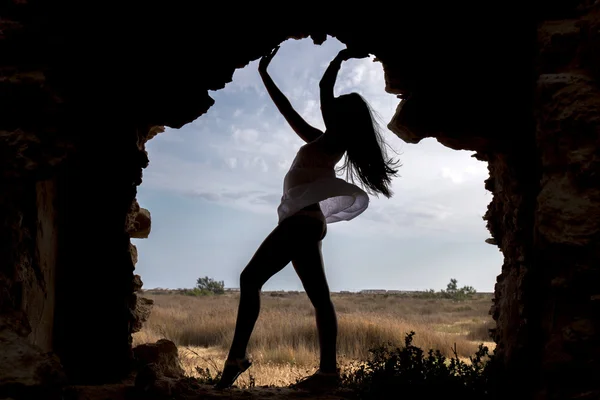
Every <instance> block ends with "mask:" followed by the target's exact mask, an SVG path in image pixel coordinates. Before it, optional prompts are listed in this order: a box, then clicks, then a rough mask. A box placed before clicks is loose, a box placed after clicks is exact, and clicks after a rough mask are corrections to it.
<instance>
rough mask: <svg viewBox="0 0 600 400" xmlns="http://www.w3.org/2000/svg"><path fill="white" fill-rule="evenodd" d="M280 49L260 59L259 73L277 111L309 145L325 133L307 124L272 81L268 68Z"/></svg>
mask: <svg viewBox="0 0 600 400" xmlns="http://www.w3.org/2000/svg"><path fill="white" fill-rule="evenodd" d="M278 49H279V46H277V47H276V48H275V49H273V51H271V53H269V54H268V55H266V56H264V57H263V58H261V59H260V62H259V64H258V72H259V73H260V77H261V78H262V80H263V83H264V84H265V87H266V88H267V92H268V93H269V96H271V99H272V100H273V102H274V103H275V106H277V109H279V112H281V115H283V117H284V118H285V119H286V121H287V122H288V124H290V126H291V127H292V129H293V130H294V131H295V132H296V134H297V135H298V136H300V138H301V139H302V140H304V141H305V142H307V143H308V142H312V141H313V140H315V139H316V138H318V137H319V136H321V135H322V134H323V132H321V131H320V130H319V129H317V128H315V127H313V126H311V125H310V124H309V123H307V122H306V121H305V120H304V119H303V118H302V117H301V116H300V114H298V113H297V112H296V110H294V108H293V107H292V104H291V103H290V101H289V100H288V99H287V98H286V97H285V95H284V94H283V93H282V92H281V90H279V88H278V87H277V85H275V82H273V79H271V77H270V76H269V74H268V72H267V67H268V66H269V63H270V62H271V59H272V58H273V56H274V55H275V53H277V50H278Z"/></svg>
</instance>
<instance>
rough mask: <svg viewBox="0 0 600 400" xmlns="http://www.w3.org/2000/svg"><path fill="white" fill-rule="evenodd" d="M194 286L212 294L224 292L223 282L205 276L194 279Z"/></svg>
mask: <svg viewBox="0 0 600 400" xmlns="http://www.w3.org/2000/svg"><path fill="white" fill-rule="evenodd" d="M196 288H197V289H199V290H200V291H201V292H208V293H212V294H224V293H225V282H224V281H216V280H214V279H211V278H209V277H208V276H205V277H204V278H198V280H197V281H196Z"/></svg>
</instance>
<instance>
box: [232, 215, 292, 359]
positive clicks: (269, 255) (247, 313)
mask: <svg viewBox="0 0 600 400" xmlns="http://www.w3.org/2000/svg"><path fill="white" fill-rule="evenodd" d="M293 234H294V232H293V226H292V224H290V223H285V221H284V223H282V224H280V225H278V226H277V227H276V228H275V229H273V231H272V232H271V233H270V234H269V236H267V237H266V238H265V240H264V241H263V242H262V244H261V245H260V247H259V248H258V249H257V250H256V252H255V253H254V255H253V256H252V259H251V260H250V262H249V263H248V265H247V266H246V268H244V270H243V271H242V273H241V275H240V303H239V306H238V313H237V321H236V325H235V333H234V336H233V342H232V343H231V348H230V350H229V357H228V358H229V359H235V358H238V359H239V358H244V357H245V356H246V348H247V346H248V342H249V340H250V336H251V334H252V330H253V329H254V325H255V323H256V320H257V319H258V315H259V313H260V291H261V288H262V287H263V285H264V284H265V282H267V281H268V280H269V279H270V278H271V277H272V276H273V275H275V274H276V273H277V272H279V271H281V270H282V269H283V268H284V267H285V266H286V265H287V264H289V262H290V261H291V259H292V251H293V246H294V243H293V240H292V239H293Z"/></svg>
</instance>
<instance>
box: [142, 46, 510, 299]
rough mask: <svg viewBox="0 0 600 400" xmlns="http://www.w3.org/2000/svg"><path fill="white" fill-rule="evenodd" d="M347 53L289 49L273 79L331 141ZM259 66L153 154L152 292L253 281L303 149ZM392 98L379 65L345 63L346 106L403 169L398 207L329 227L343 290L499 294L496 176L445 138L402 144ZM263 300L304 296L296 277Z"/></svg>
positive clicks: (160, 138)
mask: <svg viewBox="0 0 600 400" xmlns="http://www.w3.org/2000/svg"><path fill="white" fill-rule="evenodd" d="M344 47H345V46H344V45H342V44H341V43H340V42H339V41H337V40H336V39H333V38H328V40H327V41H326V42H325V43H324V44H322V45H320V46H317V45H315V44H313V43H312V41H310V40H309V39H303V40H288V41H286V42H284V43H283V44H282V45H281V48H280V50H279V52H278V53H277V55H276V56H275V58H274V59H273V61H272V63H271V65H270V66H269V73H270V74H271V76H272V77H273V80H274V81H275V82H276V83H277V84H278V86H279V88H280V89H281V90H282V91H283V92H284V93H285V94H286V95H287V97H288V98H289V99H290V101H291V102H292V104H293V106H294V108H295V109H296V110H297V111H298V112H299V113H300V114H301V115H302V116H303V117H304V118H305V119H306V120H307V121H308V122H309V123H310V124H312V125H314V126H316V127H318V128H320V129H324V125H323V122H322V119H321V114H320V108H319V92H318V82H319V80H320V79H321V76H322V74H323V72H324V71H325V68H326V67H327V65H328V64H329V62H330V60H331V59H332V58H333V57H334V56H335V55H336V54H337V52H338V51H339V50H341V49H342V48H344ZM164 62H168V61H164ZM257 66H258V61H254V62H251V63H250V64H249V65H247V66H246V67H245V68H243V69H239V70H237V71H236V72H235V74H234V76H233V81H232V82H230V83H228V84H227V85H226V86H225V88H224V89H221V90H219V91H216V92H211V93H210V95H211V97H213V98H214V99H215V105H213V106H212V107H211V108H210V109H209V110H208V112H207V113H206V114H205V115H203V116H201V117H200V118H199V119H197V120H195V121H193V122H191V123H189V124H187V125H185V126H184V127H182V128H181V129H171V128H167V129H166V131H165V132H164V133H161V134H159V135H157V136H156V137H155V138H153V139H152V140H151V141H150V142H148V143H147V145H146V147H147V150H148V154H149V157H150V165H149V166H148V168H146V169H145V170H144V178H143V183H142V185H141V186H140V187H139V188H138V195H137V198H138V201H139V203H140V205H141V206H142V207H144V208H147V209H148V210H150V213H151V215H152V232H151V234H150V237H149V238H147V239H132V242H133V243H134V244H135V245H136V246H137V247H138V252H139V262H138V264H137V266H136V273H138V274H140V275H141V276H142V280H143V281H144V288H146V289H149V288H156V287H162V288H185V287H193V286H194V284H195V281H196V279H197V278H198V277H200V276H209V277H211V278H213V279H217V280H223V281H224V282H225V285H226V287H238V282H239V274H240V272H241V271H242V269H243V268H244V267H245V265H246V264H247V262H248V261H249V260H250V258H251V257H252V254H253V253H254V251H255V250H256V248H257V247H258V246H259V245H260V243H261V242H262V240H263V239H264V238H265V237H266V236H267V235H268V234H269V233H270V232H271V230H272V229H273V228H274V227H275V226H276V225H277V206H278V202H279V200H280V198H281V194H282V193H281V191H282V187H283V177H284V176H285V173H286V172H287V169H288V168H289V166H290V163H291V162H292V159H293V158H294V156H295V154H296V151H297V150H298V148H299V147H300V146H301V145H302V144H304V142H303V141H302V140H301V139H300V138H299V137H298V136H296V134H295V133H294V131H293V130H292V129H291V128H290V127H289V126H288V125H287V123H286V121H285V120H284V119H283V117H282V116H281V115H280V114H279V112H278V111H277V109H276V107H275V105H274V104H273V103H272V101H271V99H270V97H269V96H268V94H267V92H266V90H265V89H264V87H263V85H262V81H261V79H260V76H259V75H258V71H257ZM384 87H385V83H384V74H383V69H382V66H381V64H380V63H378V62H374V61H373V58H372V57H371V58H365V59H359V60H349V61H347V62H345V63H344V64H343V65H342V68H341V70H340V73H339V75H338V81H337V83H336V87H335V94H336V96H337V95H340V94H343V93H348V92H351V91H357V92H359V93H360V94H362V95H363V96H364V97H365V98H366V99H367V101H369V103H370V104H371V106H372V107H373V108H374V109H375V110H376V111H377V113H378V114H379V115H380V117H381V125H382V128H383V131H384V136H385V139H386V140H387V142H388V143H389V144H390V145H391V147H392V148H394V149H395V150H396V152H398V153H399V154H398V155H396V154H394V153H392V152H390V155H392V156H394V157H396V158H400V160H401V162H402V164H403V165H402V167H401V168H400V176H399V177H397V178H395V180H394V182H393V185H392V189H393V190H394V193H395V195H394V197H392V198H391V199H386V198H385V197H384V196H380V198H376V197H371V202H370V205H369V208H368V209H367V210H366V211H365V212H364V213H363V214H361V215H360V216H359V217H357V218H356V219H354V220H352V221H344V222H337V223H334V224H330V225H329V226H328V235H327V237H326V238H325V239H324V241H323V258H324V261H325V268H326V273H327V276H328V280H329V284H330V288H331V290H332V291H340V290H351V291H355V290H361V289H400V290H424V289H429V288H433V289H436V290H438V289H442V288H445V287H446V284H447V283H448V282H449V280H450V278H455V279H457V280H458V284H459V286H462V285H470V286H473V287H475V288H476V289H477V290H478V291H486V292H490V291H493V287H494V283H495V280H496V276H497V275H498V274H499V273H500V268H501V265H502V256H501V253H500V252H499V250H498V248H497V247H496V246H492V245H489V244H487V243H485V242H484V240H485V239H486V238H488V237H490V235H489V232H488V231H487V229H486V228H485V221H483V220H482V216H483V215H484V214H485V211H486V207H487V204H488V203H489V202H490V201H491V199H492V195H491V193H489V192H488V191H486V190H485V188H484V186H483V181H484V180H485V179H486V178H487V165H486V163H484V162H480V161H478V160H476V159H475V158H472V157H471V155H472V154H473V153H472V152H467V151H456V150H451V149H449V148H446V147H444V146H442V145H440V144H439V143H438V142H437V141H435V140H434V139H425V140H423V141H421V143H419V144H407V143H405V142H404V141H402V140H401V139H399V138H398V137H397V136H395V135H394V134H393V133H392V132H390V131H389V130H388V129H387V128H386V127H385V126H386V124H387V122H388V121H390V119H391V117H392V115H393V114H394V111H395V109H396V106H397V105H398V103H399V101H400V100H399V99H397V98H396V97H395V96H394V95H391V94H389V93H386V92H385V90H384ZM448 101H452V99H451V97H449V100H448ZM264 289H265V290H280V289H281V290H302V286H301V284H300V281H299V279H298V278H297V276H296V275H295V273H294V270H293V268H292V266H291V264H290V265H288V266H287V267H286V268H285V269H284V270H283V271H281V272H280V273H279V274H278V275H276V276H274V277H273V278H272V279H271V280H270V281H269V282H267V284H266V285H265V287H264Z"/></svg>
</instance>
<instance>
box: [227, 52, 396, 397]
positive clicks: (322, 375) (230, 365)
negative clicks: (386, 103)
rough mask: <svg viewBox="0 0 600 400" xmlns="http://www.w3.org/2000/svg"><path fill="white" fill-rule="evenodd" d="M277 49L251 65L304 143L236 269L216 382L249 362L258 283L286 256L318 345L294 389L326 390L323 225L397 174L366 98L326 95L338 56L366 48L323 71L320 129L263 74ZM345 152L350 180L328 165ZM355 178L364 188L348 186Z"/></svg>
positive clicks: (332, 357) (328, 350)
mask: <svg viewBox="0 0 600 400" xmlns="http://www.w3.org/2000/svg"><path fill="white" fill-rule="evenodd" d="M278 49H279V47H276V48H275V49H273V50H272V51H271V52H270V53H269V54H268V55H266V56H264V57H262V58H261V60H260V62H259V67H258V70H259V72H260V76H261V77H262V80H263V82H264V84H265V86H266V88H267V91H268V92H269V95H270V96H271V98H272V99H273V102H274V103H275V105H276V106H277V108H278V109H279V111H280V112H281V114H282V115H283V116H284V117H285V119H286V120H287V122H288V123H289V125H290V126H291V127H292V129H293V130H294V131H295V132H296V133H297V134H298V136H300V138H302V140H304V141H305V142H306V144H305V145H303V146H302V147H300V149H299V150H298V153H297V155H296V158H295V159H294V161H293V162H292V165H291V167H290V170H289V171H288V173H287V174H286V176H285V179H284V183H283V196H282V198H281V204H280V205H279V208H278V209H277V212H278V215H279V223H278V225H277V227H276V228H275V229H273V231H272V232H271V233H270V234H269V235H268V236H267V238H266V239H265V240H264V241H263V242H262V244H261V245H260V247H259V248H258V250H257V251H256V253H255V254H254V256H253V257H252V259H251V260H250V262H249V263H248V265H247V266H246V268H245V269H244V270H243V271H242V273H241V275H240V303H239V309H238V315H237V322H236V327H235V334H234V337H233V342H232V344H231V348H230V350H229V355H228V358H227V361H226V362H225V366H224V368H223V373H222V377H221V380H220V382H219V383H218V384H217V386H216V387H217V388H227V387H230V386H231V385H232V384H233V383H234V382H235V380H236V379H237V377H238V376H239V375H240V374H241V373H242V372H244V371H245V370H246V369H248V367H250V365H251V362H250V360H249V359H248V357H247V355H246V347H247V345H248V341H249V340H250V335H251V333H252V330H253V329H254V324H255V323H256V320H257V319H258V314H259V311H260V291H261V288H262V286H263V285H264V284H265V282H267V280H269V279H270V278H271V277H272V276H273V275H275V274H276V273H277V272H279V271H281V270H282V269H283V268H284V267H285V266H286V265H287V264H288V263H289V262H290V261H291V262H292V264H293V266H294V269H295V270H296V273H297V274H298V276H299V278H300V280H301V281H302V285H303V286H304V289H305V291H306V294H307V295H308V297H309V299H310V301H311V303H312V305H313V306H314V308H315V314H316V320H317V321H316V322H317V329H318V334H319V346H320V365H319V369H318V371H317V372H316V373H315V374H314V375H311V376H309V377H308V378H305V379H304V380H303V381H301V382H299V383H298V384H297V385H296V387H298V388H304V389H312V388H325V389H327V388H330V387H333V386H335V385H337V383H338V381H339V370H338V368H337V359H336V358H337V357H336V339H337V319H336V315H335V309H334V307H333V303H332V302H331V297H330V293H329V286H328V284H327V279H326V278H325V270H324V268H323V258H322V254H321V241H322V240H323V238H324V237H325V234H326V232H327V224H328V223H333V222H338V221H349V220H351V219H353V218H354V217H356V216H357V215H359V214H360V213H362V212H363V211H364V210H365V209H366V208H367V206H368V204H369V197H368V195H367V192H368V193H370V194H375V195H377V194H378V193H381V194H383V195H384V196H386V197H388V198H389V197H390V196H391V195H392V193H391V191H390V184H391V177H392V176H395V175H396V173H397V170H395V169H393V168H392V166H393V162H391V161H390V160H388V159H387V157H386V152H385V147H384V146H383V145H384V144H385V143H384V142H383V139H382V137H381V134H380V132H379V131H378V129H377V124H376V122H375V121H374V119H373V118H372V115H371V110H370V107H369V106H368V104H367V103H366V102H365V100H364V99H363V98H362V97H361V96H360V95H359V94H357V93H349V94H344V95H342V96H339V97H337V98H336V97H334V95H333V88H334V85H335V81H336V78H337V73H338V70H339V69H340V67H341V63H342V61H345V60H348V59H350V58H364V57H367V54H357V53H352V52H351V51H350V50H348V49H344V50H342V51H340V52H339V53H338V55H337V56H336V57H335V58H334V59H333V61H331V63H330V65H329V66H328V68H327V70H326V71H325V73H324V75H323V78H322V79H321V82H320V84H319V86H320V90H321V95H320V100H321V112H322V115H323V120H324V122H325V127H326V129H325V132H321V131H320V130H319V129H317V128H315V127H313V126H311V125H309V124H308V123H307V122H306V121H304V119H302V117H301V116H300V115H299V114H298V113H297V112H296V111H295V110H294V109H293V108H292V105H291V103H290V102H289V100H288V99H287V98H286V97H285V96H284V95H283V93H281V91H280V90H279V89H278V88H277V86H276V85H275V83H274V82H273V80H272V79H271V77H270V76H269V74H268V73H267V67H268V65H269V63H270V62H271V59H272V58H273V56H275V54H276V53H277V50H278ZM344 155H346V158H345V160H344V164H343V166H342V169H345V170H346V177H347V178H348V177H349V178H350V181H351V182H352V183H349V182H347V181H346V180H343V179H340V178H338V177H336V173H335V165H336V164H337V163H338V162H339V161H340V160H341V159H342V157H343V156H344ZM355 176H358V178H359V179H360V181H361V184H362V186H363V188H364V189H365V190H366V191H367V192H365V190H363V189H361V188H359V187H358V186H356V185H354V184H353V182H354V178H355Z"/></svg>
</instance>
